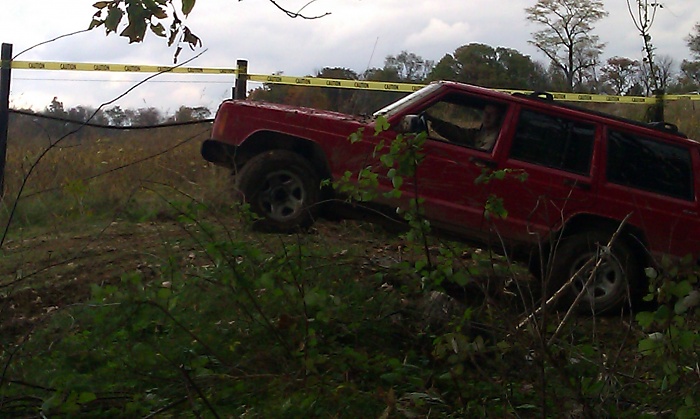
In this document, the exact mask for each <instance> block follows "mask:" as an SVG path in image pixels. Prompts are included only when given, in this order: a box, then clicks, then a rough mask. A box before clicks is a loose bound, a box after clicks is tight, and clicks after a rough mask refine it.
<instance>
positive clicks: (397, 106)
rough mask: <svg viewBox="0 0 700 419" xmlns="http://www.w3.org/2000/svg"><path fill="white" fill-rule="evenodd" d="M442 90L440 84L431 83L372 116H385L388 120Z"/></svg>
mask: <svg viewBox="0 0 700 419" xmlns="http://www.w3.org/2000/svg"><path fill="white" fill-rule="evenodd" d="M439 88H440V83H431V84H429V85H427V86H425V87H424V88H422V89H420V90H418V91H415V92H413V93H411V94H410V95H408V96H406V97H403V98H401V99H399V100H397V101H396V102H394V103H392V104H390V105H388V106H386V107H384V108H382V109H380V110H378V111H377V112H375V113H373V114H372V116H374V117H377V116H380V115H381V116H384V117H386V118H390V117H391V116H392V115H394V114H396V113H398V112H400V111H401V110H402V109H404V108H406V107H407V106H409V105H410V104H411V103H413V102H415V101H417V100H419V99H421V98H424V97H425V96H428V95H430V94H431V93H433V92H434V91H435V90H437V89H439Z"/></svg>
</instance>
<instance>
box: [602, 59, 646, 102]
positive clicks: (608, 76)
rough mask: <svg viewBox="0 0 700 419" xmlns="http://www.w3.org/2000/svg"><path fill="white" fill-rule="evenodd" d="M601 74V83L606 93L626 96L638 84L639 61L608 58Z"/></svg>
mask: <svg viewBox="0 0 700 419" xmlns="http://www.w3.org/2000/svg"><path fill="white" fill-rule="evenodd" d="M601 73H602V75H601V81H602V82H603V86H604V91H605V92H606V93H611V94H613V95H626V94H629V92H630V90H632V89H633V87H634V86H635V85H636V84H637V83H638V80H637V78H638V75H639V61H636V60H631V59H629V58H626V57H612V58H608V61H607V63H606V64H605V66H603V68H602V69H601Z"/></svg>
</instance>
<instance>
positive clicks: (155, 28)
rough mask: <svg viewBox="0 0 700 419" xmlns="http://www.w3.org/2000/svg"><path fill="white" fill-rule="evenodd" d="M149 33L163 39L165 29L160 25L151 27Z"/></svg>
mask: <svg viewBox="0 0 700 419" xmlns="http://www.w3.org/2000/svg"><path fill="white" fill-rule="evenodd" d="M151 32H153V33H154V34H156V35H157V36H160V37H162V38H165V27H164V26H163V25H162V24H160V23H159V24H157V25H151Z"/></svg>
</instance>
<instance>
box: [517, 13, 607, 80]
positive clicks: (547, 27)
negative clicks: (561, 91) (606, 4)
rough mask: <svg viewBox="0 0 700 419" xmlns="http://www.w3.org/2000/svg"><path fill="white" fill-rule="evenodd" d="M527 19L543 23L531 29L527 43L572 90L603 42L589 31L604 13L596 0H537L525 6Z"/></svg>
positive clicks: (591, 63)
mask: <svg viewBox="0 0 700 419" xmlns="http://www.w3.org/2000/svg"><path fill="white" fill-rule="evenodd" d="M525 12H526V13H527V19H528V20H530V21H532V22H535V23H538V24H540V25H543V26H544V29H542V30H540V31H537V32H533V33H532V35H533V40H532V41H530V43H531V44H533V45H535V46H536V47H537V48H538V49H539V50H540V51H542V52H543V53H544V54H545V55H546V56H547V58H549V60H550V61H551V62H552V64H553V65H554V67H555V68H557V69H558V71H560V72H561V73H562V74H563V76H564V80H565V81H566V84H567V86H566V87H567V89H568V90H569V91H573V88H574V82H575V81H576V80H577V78H578V80H582V79H583V75H582V73H584V72H586V71H588V70H590V69H591V68H593V67H594V66H595V65H596V63H597V61H596V60H595V58H597V57H598V56H599V55H600V54H601V52H602V50H603V48H604V46H605V45H604V44H602V43H600V42H599V38H598V36H596V35H593V34H592V31H593V27H594V24H595V23H596V22H597V21H599V20H600V19H602V18H604V17H605V16H607V15H608V12H606V11H605V9H604V8H603V3H602V2H601V1H598V0H539V1H538V2H537V3H536V4H535V5H534V6H532V7H528V8H526V9H525Z"/></svg>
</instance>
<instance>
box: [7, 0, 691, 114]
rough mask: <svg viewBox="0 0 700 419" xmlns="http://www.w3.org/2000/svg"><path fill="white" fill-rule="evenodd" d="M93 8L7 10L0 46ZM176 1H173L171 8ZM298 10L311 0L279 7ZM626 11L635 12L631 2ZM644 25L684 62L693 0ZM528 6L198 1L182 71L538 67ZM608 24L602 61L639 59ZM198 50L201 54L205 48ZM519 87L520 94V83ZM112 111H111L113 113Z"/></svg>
mask: <svg viewBox="0 0 700 419" xmlns="http://www.w3.org/2000/svg"><path fill="white" fill-rule="evenodd" d="M94 2H95V0H62V1H58V0H33V1H31V2H29V1H7V0H6V1H4V2H3V6H2V14H0V42H3V43H11V44H13V48H14V54H18V53H19V52H21V51H23V50H25V49H27V48H30V47H32V46H33V45H36V44H38V43H40V42H43V41H47V40H49V39H52V38H55V37H57V36H60V35H63V34H66V33H71V32H74V31H79V30H81V29H85V28H87V26H88V24H89V22H90V20H91V17H92V14H93V13H94V11H95V9H93V8H92V4H93V3H94ZM176 2H178V3H179V1H178V0H176ZM278 2H279V4H280V5H283V6H285V7H288V8H289V9H292V10H296V9H298V8H299V7H301V6H303V5H304V4H306V3H308V0H278ZM633 3H635V2H634V1H633ZM662 3H663V5H664V8H663V9H661V10H659V12H658V14H657V18H656V21H655V22H654V26H653V27H652V36H653V43H654V45H655V47H656V48H657V54H658V55H666V56H669V57H671V58H673V60H674V62H675V63H677V64H678V63H680V62H681V61H682V60H683V59H687V58H689V55H690V54H689V50H688V48H687V46H686V43H685V41H684V38H685V37H686V36H687V35H688V34H689V33H691V31H692V30H693V27H694V25H695V24H696V23H697V22H700V7H699V6H700V4H699V2H698V0H665V1H664V0H662ZM533 4H535V0H430V1H427V0H425V1H423V0H410V1H407V0H316V1H315V2H313V3H312V4H310V5H309V6H308V7H307V8H306V9H304V11H305V13H306V14H307V15H319V14H323V13H327V12H328V13H330V15H328V16H326V17H324V18H322V19H317V20H303V19H290V18H289V17H287V16H286V15H284V14H283V13H281V12H280V11H278V10H277V9H275V7H274V6H273V5H272V4H271V3H269V2H268V1H267V0H242V1H238V0H199V1H198V2H197V5H196V7H195V9H194V12H193V13H192V15H191V16H190V18H189V19H188V21H187V24H188V25H189V26H190V28H191V29H192V30H193V32H194V33H196V34H197V35H198V36H199V37H200V38H201V39H202V41H203V43H204V45H203V48H201V49H198V50H196V51H189V49H185V50H184V51H183V52H182V54H181V55H180V58H179V61H180V62H182V61H184V60H187V59H188V58H191V57H193V56H195V55H197V54H199V53H202V54H201V56H200V57H198V58H197V59H196V60H194V61H193V62H191V63H190V64H188V66H197V67H231V68H232V67H235V63H236V60H237V59H246V60H248V61H249V72H250V73H254V74H271V73H273V72H282V73H284V74H285V75H289V76H304V75H310V74H315V72H316V71H318V70H320V69H321V68H323V67H345V68H349V69H352V70H354V71H356V72H358V73H362V72H363V71H364V70H366V69H367V68H371V67H382V66H383V64H384V58H385V57H386V56H387V55H397V54H399V53H400V52H401V51H403V50H406V51H409V52H413V53H415V54H417V55H419V56H421V57H423V58H424V59H429V60H434V61H436V62H437V61H438V60H439V59H440V58H442V57H443V56H444V55H445V54H448V53H452V52H454V50H455V49H456V48H458V47H460V46H462V45H466V44H469V43H473V42H477V43H483V44H487V45H490V46H492V47H499V46H502V47H507V48H513V49H516V50H518V51H520V52H521V53H524V54H526V55H530V56H531V57H532V58H533V59H534V60H536V61H540V62H543V63H544V62H545V61H546V60H545V57H544V56H543V55H542V54H541V53H539V52H538V51H537V50H536V49H535V48H534V47H532V46H531V45H529V44H528V42H527V41H528V40H529V39H531V33H532V32H534V31H536V30H538V29H539V27H538V26H537V25H535V24H532V23H529V22H527V21H526V19H525V11H524V9H525V8H526V7H528V6H532V5H533ZM604 4H605V7H606V10H607V11H608V12H609V13H610V15H609V16H608V17H607V18H605V19H603V20H602V21H600V22H599V23H598V24H597V26H596V28H595V34H597V35H599V36H600V38H601V40H602V41H603V42H606V43H607V47H606V49H605V51H604V58H608V57H611V56H616V55H617V56H626V57H629V58H633V59H639V58H641V47H642V42H641V37H640V36H639V33H638V32H637V30H636V29H635V27H634V24H633V22H632V19H631V17H630V15H629V12H628V10H627V2H626V0H604ZM204 50H206V51H204ZM173 52H174V50H173V48H169V47H167V45H166V42H165V41H164V40H163V39H161V38H158V37H156V36H154V35H153V34H151V33H149V34H148V35H147V36H146V41H145V42H144V43H142V44H132V45H129V43H128V40H127V39H126V38H122V37H119V36H116V35H115V34H112V35H110V36H107V37H106V36H105V35H104V30H103V29H97V30H94V31H91V32H88V33H82V34H79V35H75V36H72V37H67V38H63V39H61V40H58V41H56V42H53V43H50V44H47V45H42V46H40V47H37V48H34V49H32V50H31V51H29V52H26V53H24V54H22V55H21V56H19V57H17V59H18V60H23V61H29V60H31V61H73V62H88V63H118V64H148V65H170V64H171V63H172V59H173ZM12 76H13V81H12V92H11V101H12V106H13V107H15V108H23V107H32V108H34V109H35V110H41V109H43V108H44V107H46V106H47V105H48V104H49V103H50V102H51V99H52V98H53V97H54V96H56V97H58V99H59V100H60V101H62V102H63V103H64V105H65V106H66V107H73V106H77V105H83V106H91V107H97V106H99V105H100V104H102V103H104V102H108V101H110V100H112V99H114V98H115V97H116V96H118V95H119V94H120V93H122V92H123V91H124V90H126V89H128V88H129V87H130V86H133V84H134V81H135V80H139V79H141V78H144V77H146V76H147V75H144V74H140V75H130V74H125V73H96V72H89V73H87V72H80V73H75V72H65V71H61V72H59V71H52V72H48V71H37V70H14V71H13V74H12ZM232 85H233V77H232V76H228V75H226V76H191V75H167V76H159V77H158V78H156V79H155V80H154V81H152V82H149V83H147V84H145V85H142V86H140V87H138V88H137V89H135V90H134V91H133V92H131V93H129V94H128V95H127V96H126V97H125V98H122V99H120V100H119V101H118V102H116V103H115V105H120V106H122V107H129V108H142V107H149V106H155V107H158V108H160V109H162V110H164V111H166V112H173V111H174V110H176V109H177V108H178V107H179V106H180V105H187V106H207V107H209V108H212V109H216V107H217V106H218V104H219V103H220V102H221V101H222V100H224V99H226V98H228V97H230V95H231V87H232ZM517 87H519V88H526V87H527V86H517ZM112 106H113V105H112Z"/></svg>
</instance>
